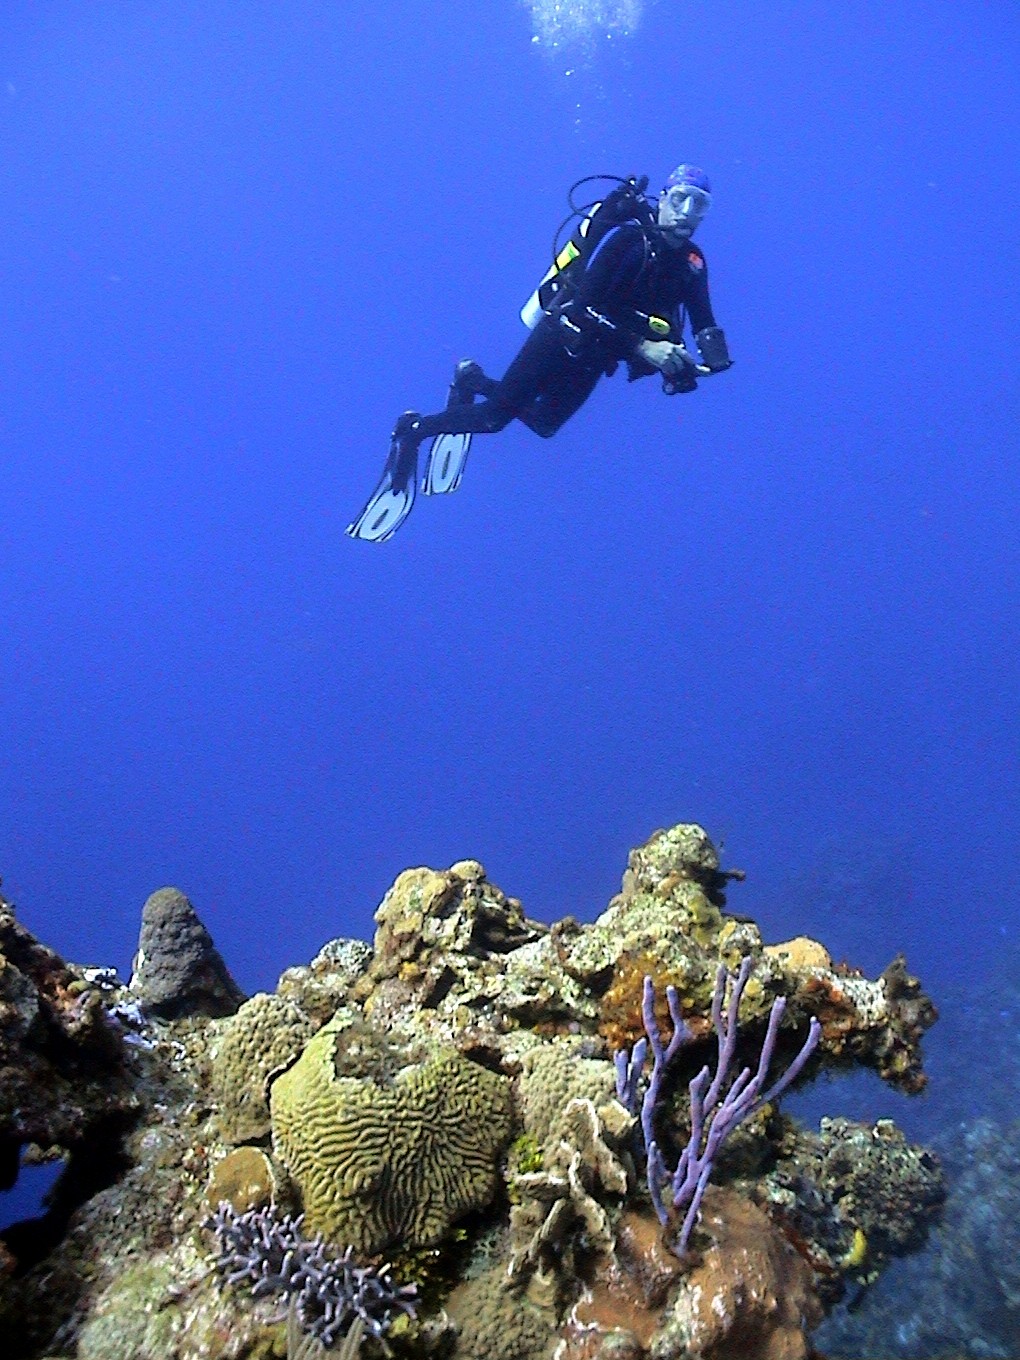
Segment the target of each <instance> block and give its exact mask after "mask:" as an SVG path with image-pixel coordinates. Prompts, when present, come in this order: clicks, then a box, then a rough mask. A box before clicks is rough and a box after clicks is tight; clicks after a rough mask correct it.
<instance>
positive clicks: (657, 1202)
mask: <svg viewBox="0 0 1020 1360" xmlns="http://www.w3.org/2000/svg"><path fill="white" fill-rule="evenodd" d="M751 967H752V960H751V959H750V958H745V959H743V960H742V961H741V964H740V972H739V973H738V974H737V976H736V977H735V978H733V979H731V981H732V987H731V989H730V996H729V1002H728V1004H727V1005H726V1010H725V1014H724V1013H723V1003H724V1001H725V997H726V983H727V980H728V978H729V975H728V973H727V971H726V966H725V964H720V965H719V971H718V973H717V974H716V980H715V992H714V994H713V997H712V1024H713V1026H714V1027H715V1032H716V1035H717V1037H718V1041H719V1057H718V1059H717V1061H716V1069H715V1076H714V1077H713V1076H712V1075H711V1073H710V1071H709V1069H708V1068H707V1067H703V1068H702V1069H701V1071H700V1072H699V1073H698V1075H697V1076H696V1077H695V1078H694V1080H693V1081H692V1082H691V1083H690V1086H689V1088H688V1089H689V1091H690V1097H691V1134H690V1138H689V1139H688V1141H687V1146H686V1147H685V1148H684V1150H683V1152H682V1153H681V1154H680V1159H679V1161H678V1162H677V1165H676V1167H675V1168H674V1170H673V1171H670V1170H669V1168H668V1167H667V1165H666V1161H665V1158H664V1157H663V1155H662V1151H661V1149H660V1147H659V1144H658V1141H657V1139H656V1137H655V1114H656V1109H657V1107H658V1104H659V1099H660V1095H661V1091H662V1082H663V1079H664V1077H665V1075H666V1070H667V1068H668V1067H669V1064H670V1063H671V1062H672V1060H673V1058H674V1057H675V1056H676V1054H677V1053H678V1052H679V1050H680V1049H681V1048H682V1047H683V1046H684V1044H686V1043H689V1042H690V1040H691V1039H692V1038H693V1035H692V1034H691V1031H690V1030H689V1029H688V1028H687V1026H686V1025H685V1024H684V1021H683V1017H682V1016H681V1014H680V1003H679V1001H678V999H677V992H676V988H675V987H667V988H666V1002H667V1004H668V1006H669V1014H670V1017H671V1019H672V1021H673V1034H672V1037H671V1038H670V1040H669V1043H668V1045H664V1044H663V1042H662V1036H661V1034H660V1033H659V1025H658V1022H657V1020H656V1019H655V986H654V984H653V982H652V979H651V978H650V977H646V978H645V982H644V992H643V995H642V1001H641V1018H642V1021H643V1023H644V1027H645V1034H646V1035H647V1038H645V1039H639V1040H638V1042H637V1043H636V1044H635V1045H634V1048H633V1049H632V1050H627V1049H621V1050H620V1051H619V1052H618V1053H617V1054H616V1057H615V1062H616V1093H617V1095H618V1097H619V1099H620V1101H621V1102H622V1104H624V1105H625V1106H626V1107H627V1109H628V1110H629V1111H630V1113H631V1114H637V1113H638V1083H639V1081H640V1078H641V1072H642V1069H643V1067H644V1063H645V1058H646V1056H647V1054H648V1048H649V1045H650V1046H651V1050H652V1071H651V1074H650V1076H649V1079H648V1085H647V1087H646V1089H645V1093H644V1097H643V1099H642V1101H641V1138H642V1141H643V1143H644V1147H645V1157H646V1163H647V1178H648V1191H649V1194H650V1195H651V1198H652V1204H653V1205H654V1207H655V1212H656V1213H657V1214H658V1216H659V1221H660V1223H662V1224H663V1226H665V1225H666V1223H667V1222H668V1220H669V1219H670V1217H671V1216H672V1217H673V1218H674V1219H675V1218H677V1217H678V1216H679V1215H680V1214H681V1213H683V1212H684V1211H685V1210H686V1213H685V1216H684V1220H683V1226H682V1227H681V1229H680V1236H679V1238H678V1239H677V1243H676V1247H675V1251H676V1253H677V1255H678V1256H683V1254H684V1253H685V1252H686V1250H687V1243H688V1241H689V1239H690V1235H691V1230H692V1228H693V1227H694V1223H695V1220H696V1219H697V1216H698V1210H699V1208H700V1207H701V1199H702V1196H703V1195H704V1193H705V1187H706V1186H707V1185H708V1182H709V1179H710V1177H711V1175H712V1169H713V1167H714V1165H715V1158H716V1155H717V1154H718V1152H719V1149H720V1147H721V1146H722V1144H723V1142H724V1141H725V1139H726V1138H727V1137H728V1135H729V1134H730V1133H731V1132H732V1131H733V1130H734V1129H735V1128H736V1127H737V1125H738V1124H741V1123H743V1121H744V1120H745V1119H747V1118H749V1116H751V1115H753V1114H756V1113H757V1111H758V1110H760V1109H761V1108H762V1106H763V1105H766V1104H767V1103H768V1102H769V1101H770V1100H774V1099H775V1098H776V1096H778V1095H781V1094H782V1093H783V1091H785V1090H786V1088H787V1087H788V1086H789V1085H790V1084H791V1083H792V1082H793V1081H794V1080H796V1078H797V1077H798V1076H799V1075H800V1072H801V1070H802V1069H803V1067H804V1064H805V1063H806V1062H807V1060H808V1058H809V1057H810V1056H811V1054H812V1053H813V1052H814V1050H815V1047H816V1046H817V1044H818V1040H819V1038H820V1037H821V1033H822V1027H821V1025H820V1024H819V1022H818V1021H817V1020H816V1019H814V1018H813V1017H812V1020H811V1024H810V1027H809V1029H808V1036H807V1038H806V1039H805V1040H804V1043H803V1045H802V1046H801V1049H800V1052H799V1053H798V1054H797V1056H796V1057H795V1058H794V1060H793V1062H792V1063H791V1064H790V1066H789V1067H788V1068H787V1069H786V1071H785V1072H784V1073H783V1075H782V1076H781V1077H778V1078H777V1079H776V1080H775V1081H774V1082H773V1083H772V1085H771V1086H769V1087H768V1088H767V1089H766V1088H765V1082H766V1080H767V1079H768V1072H769V1067H770V1065H771V1063H772V1057H773V1054H774V1052H775V1047H776V1037H777V1036H778V1034H779V1026H780V1024H781V1022H782V1019H783V1013H784V1011H785V1010H786V999H785V997H778V998H777V999H776V1000H775V1001H774V1002H773V1003H772V1010H771V1012H770V1014H769V1023H768V1029H767V1030H766V1033H765V1040H764V1042H763V1044H762V1048H761V1055H760V1057H759V1059H758V1068H757V1071H756V1072H754V1073H753V1074H752V1072H751V1069H750V1068H749V1067H745V1068H744V1070H743V1071H742V1072H741V1073H740V1074H739V1076H737V1077H736V1078H735V1079H734V1080H733V1082H732V1083H731V1085H730V1087H729V1089H728V1090H727V1091H726V1093H725V1095H723V1087H724V1085H725V1084H726V1080H727V1077H728V1076H729V1071H730V1066H731V1064H732V1062H733V1055H734V1052H735V1051H736V1046H737V1015H738V1012H739V1010H740V998H741V997H742V995H743V992H744V988H745V987H746V986H747V979H748V978H749V977H750V975H751ZM667 1185H668V1186H669V1189H670V1206H669V1208H667V1206H666V1204H665V1202H664V1201H663V1190H664V1189H665V1188H666V1187H667Z"/></svg>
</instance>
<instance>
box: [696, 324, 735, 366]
mask: <svg viewBox="0 0 1020 1360" xmlns="http://www.w3.org/2000/svg"><path fill="white" fill-rule="evenodd" d="M694 343H695V344H696V345H697V347H698V353H699V354H700V355H701V362H702V363H703V364H704V365H705V367H706V368H710V369H711V370H712V372H713V373H722V371H723V370H724V369H727V368H729V367H731V365H732V363H733V360H732V359H731V358H730V352H729V349H728V348H727V345H726V337H725V335H723V333H722V328H721V327H719V326H705V327H704V328H703V329H702V330H700V331H698V333H697V335H696V336H695V337H694Z"/></svg>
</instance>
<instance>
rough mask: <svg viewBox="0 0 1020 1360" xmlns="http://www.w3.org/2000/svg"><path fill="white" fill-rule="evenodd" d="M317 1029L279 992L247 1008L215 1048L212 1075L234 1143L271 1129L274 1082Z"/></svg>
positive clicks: (257, 998) (221, 1114)
mask: <svg viewBox="0 0 1020 1360" xmlns="http://www.w3.org/2000/svg"><path fill="white" fill-rule="evenodd" d="M314 1032H315V1026H314V1024H313V1023H312V1021H311V1020H309V1018H308V1016H307V1015H306V1014H305V1013H304V1012H303V1011H302V1010H300V1009H299V1008H298V1006H297V1005H296V1004H295V1003H294V1002H293V1001H290V1000H288V999H287V998H286V997H284V996H277V995H276V993H275V992H273V993H269V992H258V993H256V995H255V996H253V997H252V998H251V1000H250V1001H246V1002H245V1003H244V1005H243V1006H241V1007H240V1008H239V1010H238V1012H237V1014H236V1015H234V1016H233V1017H232V1018H231V1019H230V1020H229V1021H228V1022H227V1023H226V1026H225V1028H224V1030H223V1033H222V1035H221V1036H220V1037H219V1038H218V1039H217V1040H216V1041H215V1042H214V1043H213V1044H212V1045H211V1048H210V1055H209V1056H210V1071H209V1079H210V1085H211V1087H212V1092H213V1094H214V1096H215V1098H216V1102H217V1106H218V1109H219V1123H220V1129H221V1131H222V1134H223V1137H224V1139H225V1140H226V1141H227V1142H228V1143H243V1142H244V1141H245V1140H246V1139H249V1138H263V1137H265V1135H266V1134H267V1133H269V1128H270V1124H269V1080H270V1078H272V1077H274V1076H276V1075H278V1074H279V1073H280V1072H282V1071H283V1070H284V1068H286V1067H289V1066H290V1064H291V1063H292V1062H294V1061H295V1060H296V1059H297V1058H298V1056H299V1055H300V1053H301V1050H302V1049H303V1048H304V1046H305V1044H306V1043H307V1042H308V1040H309V1039H310V1038H311V1037H312V1034H313V1033H314Z"/></svg>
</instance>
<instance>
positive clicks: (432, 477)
mask: <svg viewBox="0 0 1020 1360" xmlns="http://www.w3.org/2000/svg"><path fill="white" fill-rule="evenodd" d="M470 451H471V436H470V435H469V434H439V435H436V437H435V439H433V441H432V447H431V448H430V449H429V458H428V463H427V464H426V467H425V478H424V480H423V482H422V487H421V489H422V491H424V492H425V495H426V496H442V495H445V494H446V492H448V491H456V490H457V488H458V486H460V479H461V477H463V475H464V465H465V463H466V462H467V456H468V454H469V453H470Z"/></svg>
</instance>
